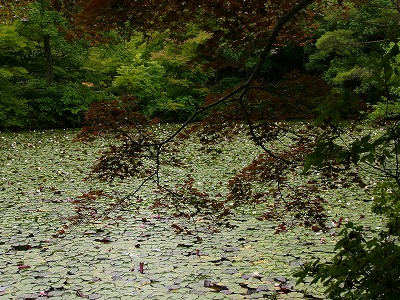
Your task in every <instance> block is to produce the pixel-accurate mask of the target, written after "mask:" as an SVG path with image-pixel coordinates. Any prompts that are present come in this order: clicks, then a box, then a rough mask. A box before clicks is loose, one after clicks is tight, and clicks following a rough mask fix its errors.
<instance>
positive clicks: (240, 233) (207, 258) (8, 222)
mask: <svg viewBox="0 0 400 300" xmlns="http://www.w3.org/2000/svg"><path fill="white" fill-rule="evenodd" d="M75 134H76V131H74V130H49V131H40V132H39V131H38V132H23V133H0V165H1V169H0V210H1V219H0V255H1V260H0V299H25V300H27V299H43V298H50V299H54V300H55V299H80V298H87V299H108V300H112V299H259V298H264V299H265V298H267V299H268V298H269V299H313V298H312V296H314V297H320V298H324V297H323V294H322V289H321V287H320V286H318V285H317V286H306V285H304V284H303V285H298V286H296V285H295V279H294V278H293V276H292V273H293V271H295V270H296V268H298V266H299V265H301V264H302V263H303V262H305V261H307V260H314V259H315V258H317V257H324V258H326V259H329V257H330V256H331V255H332V251H333V247H334V245H335V242H336V239H337V237H336V236H335V232H334V229H332V231H331V232H326V233H323V232H312V231H308V230H305V229H303V228H293V229H291V230H289V231H288V232H287V233H284V234H275V225H276V224H274V223H271V222H269V221H259V220H258V219H257V218H256V216H257V213H258V212H259V211H257V210H258V208H254V207H249V208H246V209H243V210H241V211H240V212H237V214H235V215H234V216H232V217H231V220H230V225H231V226H230V227H229V228H222V229H221V231H220V232H217V233H207V232H203V233H202V240H201V241H199V240H198V239H197V238H196V237H195V236H190V235H178V234H176V233H175V232H174V230H173V228H172V227H171V225H172V224H174V222H176V220H174V219H172V218H170V217H169V216H168V214H163V213H162V212H161V213H160V212H158V213H155V212H153V211H151V210H150V209H149V208H148V207H147V206H146V203H145V202H146V201H144V203H141V206H142V207H141V209H140V210H137V209H136V207H135V206H132V207H126V208H124V209H123V210H120V211H118V212H115V216H114V215H112V216H110V218H109V219H107V220H104V219H98V220H91V221H90V222H88V223H86V222H83V223H82V224H78V225H74V226H71V227H69V228H68V229H66V232H65V234H62V235H60V236H56V233H57V232H58V231H59V230H60V229H61V228H62V226H63V224H65V222H67V218H68V217H69V216H71V215H72V214H73V213H74V212H73V207H72V205H73V204H72V202H73V199H75V198H76V197H78V196H79V195H81V194H82V193H85V192H87V191H89V190H90V189H92V188H93V187H98V188H100V189H104V190H112V191H113V192H121V193H123V192H127V191H129V190H132V189H134V188H135V182H129V181H126V182H123V181H117V182H114V183H112V184H106V183H98V182H94V181H90V180H89V181H84V180H83V179H84V178H85V177H86V176H87V173H88V170H89V168H90V166H91V165H92V164H93V162H94V160H95V158H96V155H97V154H98V152H99V150H101V149H102V148H104V147H105V145H104V144H102V142H101V141H100V142H98V143H96V144H91V145H88V144H82V143H75V142H73V141H72V140H73V138H74V136H75ZM220 147H221V149H220V151H217V152H215V153H213V154H210V155H211V156H212V157H211V158H205V157H204V156H203V155H204V154H201V155H200V154H197V153H195V152H193V153H190V151H193V149H196V145H194V146H193V147H191V148H189V149H187V150H185V151H186V153H185V154H184V155H186V156H187V160H188V163H191V164H193V166H201V172H203V173H201V172H200V171H199V174H200V175H198V176H197V179H198V181H199V184H204V183H207V184H210V186H213V187H215V188H216V187H217V186H218V184H217V183H216V181H217V180H218V181H220V180H222V179H226V178H228V177H229V174H232V173H233V172H234V171H235V170H238V169H240V168H241V167H243V166H244V165H246V163H248V162H249V159H251V158H252V155H254V153H257V151H259V150H258V149H257V148H256V147H254V146H253V145H251V144H250V143H249V142H246V141H245V140H243V139H240V138H238V139H237V140H236V141H233V142H230V143H226V144H224V145H221V146H220ZM216 156H218V157H216ZM207 162H209V163H207ZM227 165H229V166H232V167H231V169H229V168H227V169H228V170H226V172H225V173H224V175H221V172H222V170H223V169H226V166H227ZM172 174H175V173H172ZM176 174H179V172H178V171H176ZM202 174H203V175H202ZM174 176H175V175H174ZM176 176H179V175H176ZM221 189H222V190H223V189H224V188H223V187H221ZM222 192H224V191H222ZM321 193H330V195H329V198H331V199H332V202H330V203H327V211H328V213H329V215H330V216H331V219H332V220H335V219H338V217H339V216H340V217H343V218H344V219H350V220H354V221H357V222H359V223H361V224H364V225H365V226H370V227H371V228H375V227H377V226H378V225H377V224H376V223H377V220H375V217H374V216H373V215H370V214H369V211H370V209H369V202H364V201H363V200H364V199H365V195H364V192H363V191H360V190H349V189H347V190H340V189H338V190H334V191H326V190H325V191H321ZM140 196H141V199H144V200H146V199H149V198H151V197H153V193H152V190H151V188H150V187H145V188H144V189H143V190H142V191H141V195H140ZM361 216H362V217H361ZM336 230H338V229H336Z"/></svg>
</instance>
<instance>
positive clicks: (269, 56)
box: [0, 0, 400, 299]
mask: <svg viewBox="0 0 400 300" xmlns="http://www.w3.org/2000/svg"><path fill="white" fill-rule="evenodd" d="M133 2H135V1H133ZM275 2H276V1H269V2H265V1H225V2H224V1H222V2H221V1H217V2H216V3H214V4H213V5H214V7H213V8H210V7H209V6H208V5H207V4H204V6H201V5H200V6H198V7H196V5H195V7H193V6H192V5H191V4H190V3H189V2H188V3H186V2H181V3H180V2H179V1H178V2H174V1H171V2H170V3H169V4H168V5H167V4H165V5H164V4H160V3H161V2H160V3H158V2H157V1H155V2H151V1H150V2H149V3H150V4H148V7H146V5H145V4H142V6H140V5H136V7H132V6H129V4H128V2H123V3H122V4H119V5H120V7H122V9H118V6H115V3H114V4H113V1H88V3H87V4H86V5H82V2H81V1H47V0H40V1H32V2H29V1H1V8H0V12H1V14H2V23H1V24H0V49H1V53H0V86H1V88H0V129H1V130H3V131H8V130H34V129H44V128H71V127H82V126H83V125H86V127H85V130H84V131H83V137H84V138H87V137H88V136H93V135H97V134H99V132H107V133H112V134H115V135H116V137H118V138H120V139H121V140H122V141H123V142H124V143H125V144H124V145H123V146H121V147H117V146H116V147H114V148H113V151H111V152H106V153H104V156H103V157H102V159H101V160H100V163H98V164H97V166H95V168H94V171H95V172H97V173H99V174H100V175H99V177H100V178H101V179H107V180H112V179H113V178H115V177H122V178H125V177H127V176H132V175H133V174H136V173H138V168H142V165H140V164H137V163H136V162H137V160H138V159H140V158H143V156H141V155H142V154H143V151H142V149H143V148H148V149H150V148H151V147H153V146H154V147H155V148H154V149H156V150H155V152H156V153H157V155H156V156H155V157H156V158H155V160H156V161H157V163H156V165H155V166H154V165H153V167H154V168H155V169H156V172H155V173H152V172H151V171H148V170H144V171H143V170H142V171H141V172H142V173H141V176H144V177H146V176H149V174H153V175H154V176H157V175H158V173H157V171H158V169H157V168H158V167H159V165H158V164H159V162H158V159H159V154H160V153H159V152H160V150H161V148H162V146H164V144H165V142H154V141H153V140H152V139H150V138H149V137H150V135H149V134H148V133H147V131H142V130H140V131H139V135H142V138H143V140H142V141H141V144H138V143H137V141H136V140H135V142H132V143H129V142H127V140H128V138H129V139H130V140H132V136H130V135H129V136H128V135H127V132H129V131H123V130H121V129H124V128H129V127H132V126H136V127H137V125H138V124H139V123H140V126H143V124H146V126H151V125H149V124H155V123H156V122H162V123H171V122H172V123H182V122H185V120H187V119H190V124H189V123H188V124H186V123H184V124H186V125H187V127H188V128H189V127H190V128H189V130H188V132H186V134H188V135H194V134H195V133H194V132H196V134H199V135H201V136H206V137H207V136H208V139H210V137H212V138H214V137H215V135H218V134H220V135H225V134H226V132H227V128H229V129H232V128H234V126H233V125H234V124H235V122H236V123H240V122H242V123H243V122H244V123H247V124H248V125H249V132H250V138H252V139H253V140H254V141H255V143H257V144H258V145H260V147H262V148H263V149H264V150H265V153H266V155H265V156H263V157H261V156H260V157H258V158H256V159H255V160H254V161H253V162H252V164H251V165H250V166H249V167H248V168H247V169H244V170H242V172H241V173H239V174H237V175H236V177H234V178H233V179H232V180H231V181H230V183H229V184H230V188H231V193H230V194H229V196H228V199H227V201H230V202H234V203H235V205H236V204H237V202H240V201H242V200H243V199H247V201H248V202H254V203H256V202H261V201H264V199H266V198H268V197H267V196H268V193H267V192H265V193H261V194H257V195H256V194H252V193H251V190H250V189H248V186H245V185H244V183H249V184H252V183H254V182H260V181H267V180H277V181H278V184H282V180H284V177H283V176H281V174H283V173H284V172H289V171H293V170H295V167H294V165H296V166H298V165H299V164H301V165H303V166H304V172H307V171H310V170H311V169H312V168H318V169H320V170H322V171H323V173H324V176H326V177H325V179H326V178H330V179H332V178H333V179H332V180H334V179H335V176H334V175H332V174H335V173H345V172H347V171H348V166H349V165H356V166H358V165H361V164H365V165H367V166H368V167H370V168H371V169H373V170H375V171H376V172H378V173H379V174H380V176H382V180H381V182H380V183H379V184H378V185H377V187H376V189H375V191H374V193H375V200H374V201H375V204H374V212H375V213H377V214H379V215H382V216H384V217H385V220H386V221H387V227H386V229H385V230H384V231H382V233H381V234H380V235H379V236H378V237H374V238H372V239H370V240H366V239H364V236H363V234H362V232H363V229H362V228H359V227H357V225H356V224H347V225H346V229H345V230H344V231H343V232H342V235H343V239H342V240H341V241H340V242H339V243H338V247H337V251H338V255H337V256H336V258H335V259H336V261H335V263H334V264H329V263H318V262H316V263H315V264H312V265H309V266H305V268H304V272H303V273H300V275H299V276H300V279H301V278H302V276H303V277H305V276H306V275H312V276H314V277H315V279H316V280H321V281H324V282H326V283H327V285H328V286H329V288H328V290H327V291H328V292H329V293H331V294H330V296H331V297H333V298H335V297H342V296H343V295H347V296H348V297H350V298H351V297H354V296H356V297H361V296H360V295H362V297H365V298H366V299H378V298H376V297H378V296H377V295H380V296H379V297H386V298H387V299H390V297H395V296H396V295H398V293H399V289H398V286H399V285H398V284H397V283H398V281H399V276H398V274H399V270H400V265H399V262H398V261H399V260H398V259H397V258H398V257H399V251H398V250H399V249H398V243H397V237H398V234H399V223H398V220H399V218H398V217H399V212H400V210H399V195H400V190H399V186H400V168H399V160H398V153H399V149H398V142H399V140H400V135H399V133H400V130H399V126H398V118H399V114H400V104H399V96H400V76H399V75H400V55H399V52H400V51H399V32H400V31H399V30H398V29H399V12H400V9H399V2H398V1H390V0H370V1H357V0H349V1H328V0H326V1H298V2H296V3H290V1H289V2H288V1H279V3H278V2H276V3H275ZM179 3H180V4H179ZM113 5H114V6H113ZM151 5H155V6H154V7H153V6H151ZM157 5H158V6H157ZM174 5H175V6H174ZM180 5H182V6H180ZM185 5H187V7H185ZM202 5H203V4H202ZM296 5H299V6H301V5H303V6H302V7H301V9H299V11H298V12H297V11H296V12H295V13H293V14H292V15H291V14H290V11H292V10H291V9H292V8H293V7H295V6H296ZM155 7H158V10H155V9H154V8H155ZM306 7H307V8H306ZM183 8H184V9H183ZM216 8H219V9H221V12H219V11H217V10H216ZM124 9H125V10H124ZM151 9H153V12H152V13H151V14H149V11H151ZM181 9H182V10H181ZM194 11H196V12H197V13H200V12H203V13H204V12H206V13H209V17H208V18H203V19H202V17H204V16H205V15H206V14H204V15H199V16H197V17H193V14H190V13H193V12H194ZM287 11H289V14H288V15H289V19H288V20H285V22H288V23H289V25H287V26H283V27H282V28H283V29H282V28H280V30H279V35H278V36H277V37H276V39H275V40H273V41H271V39H270V36H271V34H272V33H274V28H276V27H275V25H276V24H278V25H279V24H280V21H281V20H282V19H284V18H285V16H288V15H287V14H286V15H285V13H286V12H287ZM142 12H143V13H142ZM222 12H223V13H222ZM129 13H131V15H129ZM135 13H136V15H135ZM295 15H296V16H295ZM172 20H180V22H181V23H180V22H179V21H176V22H175V21H172ZM163 22H164V24H167V25H160V24H163ZM183 25H184V26H183ZM284 25H286V24H284ZM269 41H271V42H272V44H273V47H271V48H270V49H268V50H269V51H268V53H264V50H265V48H264V47H265V43H268V42H269ZM264 54H265V57H264V59H263V60H260V58H262V57H263V55H264ZM260 61H261V62H262V64H260V63H259V62H260ZM255 69H256V70H257V73H256V74H255V73H254V70H255ZM253 74H255V75H256V78H254V77H252V76H253ZM249 77H250V78H251V79H252V82H251V84H252V86H251V89H248V87H247V86H246V88H243V89H245V90H246V93H247V94H246V95H245V97H244V96H238V97H236V98H235V94H232V99H233V100H232V101H230V100H229V98H230V97H228V96H230V95H231V94H230V93H236V92H235V91H237V89H239V90H242V88H241V87H242V85H241V84H243V82H246V81H247V80H248V78H249ZM235 88H236V90H235ZM227 91H228V92H227ZM232 91H233V92H232ZM218 99H224V100H229V101H220V100H218ZM234 100H237V101H234ZM243 100H245V101H243ZM215 103H217V104H221V105H220V106H217V105H216V104H215ZM90 108H91V109H90ZM205 108H207V109H205ZM209 108H210V109H209ZM131 118H136V120H137V122H136V121H135V122H128V121H126V120H127V119H131ZM123 120H125V121H123ZM293 121H296V122H305V123H307V124H313V125H309V127H307V129H306V130H305V131H307V132H305V131H304V129H303V130H302V131H301V130H300V129H298V130H294V129H293V128H292V126H291V124H293V123H290V122H293ZM133 123H134V124H133ZM204 124H207V126H205V125H204ZM221 124H222V125H221ZM227 124H228V125H227ZM186 125H185V126H186ZM230 125H232V126H230ZM360 125H362V126H368V127H373V128H375V129H376V130H377V131H378V132H381V133H380V134H379V135H378V136H372V135H371V134H369V133H365V134H363V133H362V131H361V133H360V131H358V135H357V137H355V138H353V139H352V140H351V141H348V140H346V138H345V134H346V136H347V134H348V132H350V131H353V130H355V128H356V127H357V128H359V126H360ZM150 128H151V127H150ZM129 130H131V128H130V129H129ZM121 131H122V132H123V134H121ZM232 132H234V130H233V129H232V130H231V131H230V133H232ZM143 133H144V134H143ZM179 133H182V132H181V131H179ZM305 133H307V136H306V135H305ZM288 134H290V135H293V136H294V139H295V143H292V144H291V146H290V147H291V150H290V151H284V152H281V153H273V152H272V151H271V150H269V148H268V147H266V145H268V143H269V142H271V141H272V140H276V139H278V137H281V136H282V135H288ZM177 135H178V134H174V135H173V137H175V136H177ZM183 136H184V134H183ZM152 138H153V137H152ZM206 140H207V139H206ZM167 141H169V140H168V139H167ZM138 145H139V146H138ZM135 147H136V148H135ZM139 148H140V149H141V150H138V149H139ZM154 149H153V150H154ZM129 155H130V156H131V157H128V156H129ZM135 155H136V156H137V157H136V158H135V160H133V159H132V156H135ZM148 157H151V156H150V155H149V156H148ZM124 160H126V161H124ZM111 162H112V163H113V165H114V167H112V166H111ZM294 163H296V164H294ZM116 165H117V166H118V167H120V168H119V170H118V171H116V170H115V166H116ZM126 166H128V167H126ZM132 166H134V167H132ZM125 167H126V168H125ZM328 169H329V170H328ZM121 170H122V171H121ZM265 170H267V171H268V172H269V173H268V174H266V173H267V172H266V171H265ZM264 171H265V172H264ZM139 173H140V172H139ZM270 174H273V175H274V176H272V175H270ZM328 174H329V175H328ZM349 174H351V176H349V177H348V178H349V180H351V179H352V180H353V181H354V182H357V183H360V182H361V183H362V182H363V180H364V179H365V178H361V179H360V178H359V176H358V175H357V174H356V175H354V173H349ZM329 176H330V177H329ZM147 178H148V177H147ZM350 178H351V179H350ZM185 184H186V186H184V188H186V190H189V191H192V192H193V194H195V195H196V196H197V197H198V198H200V200H201V199H203V200H204V199H205V198H206V197H205V195H204V194H201V193H200V192H198V191H197V190H194V189H193V186H191V185H190V184H191V183H190V181H187V182H186V183H185ZM313 184H314V183H310V184H309V186H312V185H313ZM361 185H362V184H361ZM181 189H182V186H181ZM309 190H310V191H311V192H314V193H315V189H314V190H313V189H312V188H309ZM166 192H167V193H169V194H171V193H170V191H166ZM280 192H281V191H280V190H279V189H278V190H275V191H274V192H272V193H275V194H274V195H275V197H276V195H277V194H278V193H280ZM196 193H197V194H196ZM270 193H271V192H270ZM175 194H176V193H175ZM286 196H287V197H289V198H290V199H291V200H292V201H290V202H289V203H290V205H289V206H288V204H287V202H282V201H281V202H279V201H276V203H274V205H275V207H274V209H275V210H274V212H275V213H276V215H278V212H279V213H282V212H283V211H288V210H292V211H295V210H299V211H301V214H299V215H298V218H299V224H300V225H305V226H307V227H311V228H312V227H313V226H318V228H322V227H323V226H324V222H325V221H326V220H325V219H324V217H323V213H322V212H321V209H320V208H321V203H320V202H318V201H307V199H308V198H307V195H306V194H303V193H299V190H298V191H297V192H295V193H294V194H293V195H290V194H289V195H286ZM278 202H279V203H278ZM321 202H322V201H321ZM207 203H210V202H207ZM225 204H226V203H225ZM278 204H279V205H280V206H281V207H280V209H279V208H278ZM206 205H208V204H206ZM212 205H214V208H217V209H216V211H219V212H221V216H223V213H225V210H224V209H222V207H223V206H221V203H215V202H212ZM293 207H296V209H293ZM299 207H301V209H300V208H299ZM264 217H265V218H266V219H273V218H274V217H275V215H274V214H268V215H265V216H264ZM286 225H287V224H280V225H279V228H281V229H282V231H284V228H285V226H286ZM382 257H385V260H384V262H382V259H381V258H382ZM396 261H397V262H396ZM389 266H390V267H389ZM350 270H353V271H354V270H358V271H354V272H353V271H350ZM377 274H379V276H378V275H377ZM382 274H383V275H382ZM383 290H384V291H385V292H382V291H383ZM382 294H383V295H384V296H382ZM374 297H375V298H374ZM358 299H361V298H358Z"/></svg>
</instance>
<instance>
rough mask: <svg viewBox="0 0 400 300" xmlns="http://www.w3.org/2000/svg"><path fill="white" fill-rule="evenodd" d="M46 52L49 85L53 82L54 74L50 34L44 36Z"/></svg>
mask: <svg viewBox="0 0 400 300" xmlns="http://www.w3.org/2000/svg"><path fill="white" fill-rule="evenodd" d="M43 42H44V53H45V56H46V82H47V84H48V85H50V84H52V83H53V80H54V74H53V56H52V54H51V45H50V36H49V35H45V36H44V40H43Z"/></svg>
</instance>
